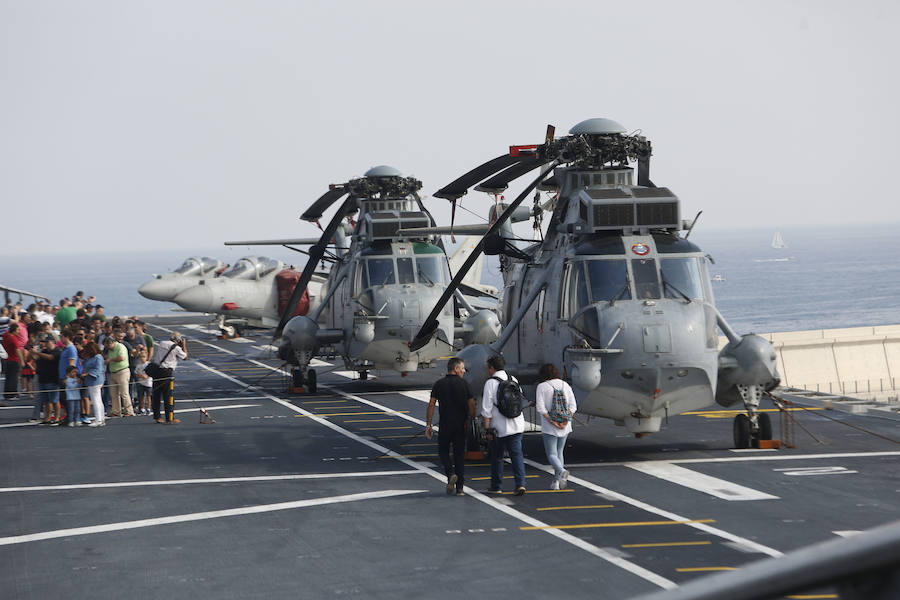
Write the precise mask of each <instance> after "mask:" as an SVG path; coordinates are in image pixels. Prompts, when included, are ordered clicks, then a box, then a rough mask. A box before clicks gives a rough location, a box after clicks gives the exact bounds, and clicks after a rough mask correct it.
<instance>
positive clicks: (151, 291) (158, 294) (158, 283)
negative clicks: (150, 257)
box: [138, 279, 176, 302]
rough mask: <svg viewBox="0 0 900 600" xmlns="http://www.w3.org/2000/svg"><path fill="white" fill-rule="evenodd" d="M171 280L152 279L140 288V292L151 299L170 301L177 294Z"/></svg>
mask: <svg viewBox="0 0 900 600" xmlns="http://www.w3.org/2000/svg"><path fill="white" fill-rule="evenodd" d="M175 291H176V290H175V289H173V286H172V284H171V282H169V281H166V280H165V279H151V280H150V281H148V282H146V283H144V284H143V285H141V287H139V288H138V294H140V295H141V296H143V297H144V298H147V299H149V300H161V301H163V302H168V301H170V300H172V297H173V296H174V295H175Z"/></svg>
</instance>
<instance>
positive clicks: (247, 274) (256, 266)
mask: <svg viewBox="0 0 900 600" xmlns="http://www.w3.org/2000/svg"><path fill="white" fill-rule="evenodd" d="M281 266H282V263H281V261H278V260H275V259H274V258H269V257H267V256H245V257H244V258H242V259H240V260H239V261H237V262H236V263H234V265H233V266H232V267H231V268H230V269H228V270H227V271H225V272H224V273H222V277H229V278H231V279H259V278H261V277H265V276H266V275H268V274H269V273H271V272H272V271H274V270H276V269H279V268H281Z"/></svg>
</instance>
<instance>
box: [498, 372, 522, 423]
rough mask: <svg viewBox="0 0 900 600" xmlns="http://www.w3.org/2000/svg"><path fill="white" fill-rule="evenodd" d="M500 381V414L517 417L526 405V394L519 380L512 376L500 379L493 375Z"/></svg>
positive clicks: (511, 417) (512, 417)
mask: <svg viewBox="0 0 900 600" xmlns="http://www.w3.org/2000/svg"><path fill="white" fill-rule="evenodd" d="M491 379H496V380H497V381H498V383H499V385H498V386H497V404H496V406H497V409H498V410H499V411H500V414H501V415H503V416H504V417H506V418H507V419H515V418H516V417H518V416H519V415H521V414H522V407H524V406H525V394H523V393H522V388H521V387H520V386H519V382H518V381H515V380H513V379H512V377H510V378H509V379H500V378H499V377H491Z"/></svg>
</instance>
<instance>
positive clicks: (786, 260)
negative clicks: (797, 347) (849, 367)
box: [0, 221, 900, 333]
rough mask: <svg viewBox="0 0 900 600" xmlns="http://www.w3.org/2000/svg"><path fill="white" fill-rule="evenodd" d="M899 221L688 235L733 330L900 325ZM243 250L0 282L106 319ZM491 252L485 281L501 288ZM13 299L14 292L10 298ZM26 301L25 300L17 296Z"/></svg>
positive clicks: (39, 269)
mask: <svg viewBox="0 0 900 600" xmlns="http://www.w3.org/2000/svg"><path fill="white" fill-rule="evenodd" d="M897 228H898V224H878V225H852V226H842V227H836V226H832V227H813V226H802V227H800V226H795V227H783V228H779V231H780V232H781V234H782V237H783V238H784V241H785V243H786V244H787V248H783V249H779V250H776V249H773V248H772V247H771V241H772V237H773V235H774V233H775V228H774V227H773V228H771V229H759V230H750V229H747V230H716V229H708V230H707V229H704V227H703V223H702V221H700V222H699V223H698V227H697V229H696V230H695V231H694V232H693V234H692V235H691V238H690V239H691V241H693V242H694V243H696V244H697V245H699V246H700V247H701V248H702V249H703V251H704V252H706V253H708V254H709V255H710V256H711V257H712V259H713V260H715V264H709V268H710V273H711V274H713V275H720V276H721V277H722V278H723V279H724V281H720V282H719V281H716V282H713V284H712V285H713V290H714V293H715V300H716V305H717V306H718V308H719V311H720V312H721V313H722V315H723V316H724V317H725V318H726V320H727V321H728V322H729V323H730V324H731V326H732V327H733V328H734V329H735V330H736V331H737V332H738V333H749V332H756V333H768V332H773V331H796V330H805V329H829V328H838V327H859V326H870V325H890V324H896V323H900V235H898V233H897ZM247 250H248V249H247V248H222V247H219V248H213V249H209V248H206V249H193V250H166V251H160V252H126V253H115V254H96V253H95V254H77V253H67V254H61V255H43V256H41V255H35V256H27V255H25V256H23V255H18V256H10V255H5V256H4V257H3V258H2V259H0V285H6V286H9V287H14V288H20V289H25V290H28V291H31V292H35V293H39V294H42V295H44V296H48V297H49V298H50V299H51V301H52V302H54V303H58V302H59V300H60V298H63V297H67V296H71V295H73V294H74V293H75V292H77V291H84V292H85V294H86V295H94V296H97V302H99V303H100V304H102V305H103V306H104V309H105V310H104V312H105V313H106V314H107V315H129V316H130V315H156V314H165V313H169V312H170V311H171V310H172V309H173V308H177V307H176V306H175V305H174V304H171V303H165V302H155V301H152V300H147V299H146V298H143V297H142V296H140V295H139V294H138V293H137V288H138V287H139V286H140V285H141V284H142V283H143V282H145V281H147V280H148V279H150V278H151V277H152V276H153V274H154V273H164V272H167V271H171V270H173V269H175V268H177V267H178V266H179V265H180V264H181V263H182V262H183V261H184V259H185V258H187V257H188V256H196V255H207V256H212V257H216V258H220V259H221V260H223V261H225V262H229V263H234V262H235V261H236V260H237V259H238V258H240V257H241V256H243V255H244V254H245V253H248V252H247ZM250 252H257V253H259V254H266V255H268V256H272V257H273V258H279V259H281V260H284V261H286V262H288V263H291V262H293V263H295V264H297V265H299V266H301V267H302V265H303V264H304V262H305V256H303V255H300V254H297V253H293V252H290V251H288V250H285V249H283V248H275V249H273V248H256V249H254V250H251V251H250ZM496 267H497V261H496V257H489V259H488V261H487V264H486V265H485V269H484V276H483V280H484V282H485V283H489V284H491V285H495V286H497V287H502V283H501V279H500V275H499V273H498V271H497V268H496ZM17 298H18V297H17V296H16V295H15V294H13V295H12V299H13V300H15V299H17ZM23 301H24V303H25V304H26V305H27V304H28V303H29V302H30V299H28V298H24V299H23Z"/></svg>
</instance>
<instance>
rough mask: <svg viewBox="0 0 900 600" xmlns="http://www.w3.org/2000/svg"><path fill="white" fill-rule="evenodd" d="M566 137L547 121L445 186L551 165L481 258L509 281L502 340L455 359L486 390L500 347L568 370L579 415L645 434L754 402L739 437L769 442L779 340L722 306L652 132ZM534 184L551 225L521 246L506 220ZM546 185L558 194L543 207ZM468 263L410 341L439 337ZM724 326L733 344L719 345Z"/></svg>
mask: <svg viewBox="0 0 900 600" xmlns="http://www.w3.org/2000/svg"><path fill="white" fill-rule="evenodd" d="M569 134H570V135H568V136H566V137H562V138H558V139H555V138H554V136H553V128H552V127H550V128H548V131H547V137H546V140H545V142H544V143H543V144H540V145H533V146H513V147H511V148H510V151H509V153H507V154H504V155H502V156H499V157H497V158H495V159H493V160H491V161H488V162H487V163H485V164H483V165H481V166H479V167H477V168H475V169H473V170H472V171H470V172H469V173H467V174H465V175H463V176H462V177H460V178H458V179H457V180H455V181H454V182H452V183H450V184H449V185H447V186H446V187H444V188H442V189H441V190H439V191H438V192H437V193H435V194H434V195H435V196H437V197H442V198H446V199H448V200H451V201H453V202H456V201H457V200H458V199H459V198H461V197H462V196H463V195H464V194H466V193H467V190H468V188H469V187H471V186H474V185H475V184H478V183H479V182H481V183H480V185H478V186H477V187H476V189H477V190H481V191H485V192H490V193H494V194H497V193H499V192H502V191H503V190H504V189H505V188H506V187H507V185H508V184H509V182H510V181H512V180H513V179H516V178H518V177H520V176H522V175H524V174H525V173H527V172H529V171H532V170H534V169H541V172H540V175H539V176H538V177H537V178H536V179H535V180H534V181H533V182H532V183H531V184H530V185H529V186H528V187H527V188H526V189H525V190H524V191H523V192H522V193H521V194H520V195H519V196H518V197H517V198H516V199H515V200H514V201H513V202H512V203H511V204H509V205H508V206H506V207H505V209H504V210H503V212H502V214H500V215H499V216H497V218H496V219H495V220H494V221H493V223H492V225H491V226H490V228H489V230H488V231H487V232H486V234H485V235H484V237H483V238H482V242H481V244H480V247H479V248H478V250H477V251H476V252H473V254H472V256H470V259H473V258H474V257H475V255H476V254H479V253H480V252H481V251H483V252H485V253H488V254H499V255H500V264H501V271H502V273H503V279H504V286H505V288H504V290H503V293H502V301H501V321H502V323H503V332H502V334H501V336H500V337H499V338H498V339H497V340H496V341H494V342H492V343H490V344H476V345H471V346H468V347H466V348H464V349H463V350H462V351H461V352H460V353H459V354H458V356H459V357H460V358H463V359H464V360H465V361H466V366H467V369H468V373H467V375H466V377H467V379H468V380H469V383H470V384H472V386H473V389H475V390H480V389H482V386H483V383H484V381H485V380H486V378H487V372H486V369H485V361H486V360H487V358H488V357H489V356H492V355H497V354H500V353H502V354H503V356H504V357H505V360H506V364H507V369H508V370H509V371H510V372H511V373H513V374H515V375H516V376H517V377H519V379H520V380H521V381H522V382H523V383H524V384H530V383H534V382H536V380H537V371H538V368H539V367H540V365H541V364H543V363H548V362H549V363H554V364H555V365H557V366H558V367H562V370H563V372H564V377H565V378H567V379H568V380H569V381H571V383H572V384H573V386H574V388H575V391H576V395H577V397H578V410H579V412H581V413H584V414H587V415H590V416H599V417H606V418H610V419H613V420H614V421H615V423H616V424H618V425H624V426H625V427H626V428H627V429H628V431H630V432H632V433H634V434H635V435H637V436H641V435H644V434H647V433H652V432H656V431H658V430H659V428H660V425H661V422H662V419H664V418H666V417H668V416H669V415H676V414H679V413H683V412H685V411H689V410H695V409H699V408H702V407H705V406H708V405H710V404H712V403H713V402H714V401H715V402H718V403H719V404H721V405H723V406H731V405H732V404H734V403H736V402H738V401H743V403H744V407H745V409H746V411H747V412H746V414H739V415H737V417H736V418H735V420H734V442H735V445H736V446H737V447H739V448H746V447H749V446H750V445H751V444H753V443H754V442H755V441H757V440H761V439H762V440H764V439H771V434H772V425H771V421H770V419H769V417H768V415H767V414H766V413H760V412H758V407H759V402H760V399H761V397H762V396H763V395H764V394H766V393H768V391H770V390H771V389H773V388H775V387H776V386H777V385H778V384H779V381H780V378H779V375H778V373H777V371H776V366H775V351H774V348H773V347H772V345H771V343H769V342H768V341H767V340H765V339H764V338H762V337H759V336H757V335H754V334H749V335H744V336H739V335H737V334H736V333H735V332H734V331H733V330H732V328H731V327H730V326H729V325H728V323H727V322H726V321H725V319H724V318H723V317H722V315H721V314H720V313H719V312H718V310H717V309H716V307H715V304H714V299H713V293H712V287H711V284H710V279H709V273H708V271H707V266H706V258H705V255H704V253H703V252H702V250H701V249H700V248H698V247H697V246H696V245H695V244H694V243H692V242H691V241H689V239H688V237H689V235H690V232H691V229H692V228H693V225H694V221H695V220H696V218H695V220H694V221H683V220H682V219H681V206H680V201H679V199H678V197H677V196H675V194H674V193H672V192H671V191H670V190H669V189H668V188H665V187H656V186H655V185H654V184H653V182H652V181H650V171H649V169H650V155H651V145H650V142H649V140H647V139H646V138H645V137H643V136H641V135H628V134H627V133H626V130H625V128H624V127H622V126H621V125H619V124H618V123H616V122H614V121H611V120H609V119H589V120H587V121H583V122H581V123H579V124H578V125H576V126H574V127H573V128H572V129H571V130H570V131H569ZM630 161H634V162H636V163H637V173H636V175H637V181H636V182H635V181H634V177H635V172H634V171H635V170H634V168H633V167H632V166H631V162H630ZM537 188H539V189H538V191H537V192H536V195H535V198H534V207H533V209H532V210H531V216H532V218H533V219H534V220H535V221H536V227H538V228H539V230H541V231H543V230H542V229H540V227H541V221H542V218H543V215H544V212H545V211H549V212H550V213H551V214H550V218H549V223H548V226H547V227H546V234H545V236H544V237H543V239H542V240H540V241H538V242H534V243H530V244H528V245H524V244H522V243H521V241H518V240H515V239H513V238H512V236H510V235H509V234H508V233H504V231H506V232H508V231H509V229H508V228H506V229H504V224H506V221H507V220H508V219H510V218H511V217H512V216H513V215H514V214H516V213H517V211H519V212H520V211H521V208H522V207H521V206H520V205H521V203H522V201H523V200H524V199H525V198H526V196H528V195H529V194H530V193H531V192H532V191H534V190H536V189H537ZM541 191H544V192H548V193H549V194H550V200H549V201H548V202H545V203H543V204H542V203H541V201H540V199H541V196H540V194H541ZM526 207H527V206H526ZM698 216H699V214H698ZM681 232H684V234H683V235H681ZM466 268H467V265H463V267H462V268H461V269H460V270H459V271H458V272H457V273H456V277H454V281H453V282H451V284H450V285H449V286H448V289H447V291H446V292H445V293H444V296H443V297H442V298H441V299H440V301H439V302H438V303H437V304H436V305H435V307H434V309H433V311H432V313H431V315H429V317H428V318H427V319H426V321H425V325H424V326H423V328H422V330H421V331H420V332H419V333H418V334H417V336H416V339H415V340H414V341H413V342H412V343H411V347H412V348H413V349H415V348H417V347H419V345H421V344H423V343H426V342H427V341H428V340H430V339H431V337H432V335H433V332H434V316H435V314H437V313H438V312H439V311H440V310H442V308H443V303H444V302H446V300H447V299H448V297H449V295H450V294H452V292H453V290H454V287H455V284H456V282H457V280H458V279H461V278H462V277H463V276H464V275H465V271H466ZM717 328H718V329H720V330H721V331H722V332H723V333H724V334H725V336H726V337H727V339H728V344H727V345H726V346H725V347H724V348H723V349H722V350H721V352H719V351H718V350H717V345H718V336H717Z"/></svg>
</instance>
